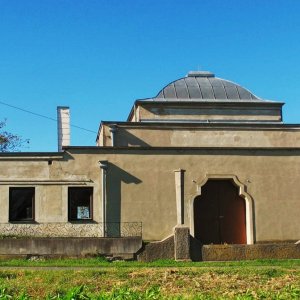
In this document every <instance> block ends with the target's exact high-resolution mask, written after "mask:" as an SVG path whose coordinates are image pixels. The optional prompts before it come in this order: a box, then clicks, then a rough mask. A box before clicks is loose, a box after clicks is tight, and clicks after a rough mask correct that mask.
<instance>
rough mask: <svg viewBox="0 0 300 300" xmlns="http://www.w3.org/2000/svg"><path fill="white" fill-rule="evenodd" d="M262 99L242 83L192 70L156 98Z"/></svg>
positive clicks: (165, 88)
mask: <svg viewBox="0 0 300 300" xmlns="http://www.w3.org/2000/svg"><path fill="white" fill-rule="evenodd" d="M155 99H157V100H189V101H190V100H201V99H203V100H261V99H260V98H258V97H257V96H255V95H254V94H252V93H251V92H250V91H248V90H247V89H245V88H243V87H241V86H240V85H238V84H236V83H233V82H231V81H227V80H224V79H221V78H217V77H215V75H214V74H213V73H210V72H206V71H205V72H204V71H191V72H189V73H188V75H187V76H186V77H184V78H181V79H178V80H175V81H173V82H171V83H169V84H168V85H167V86H165V87H164V88H163V89H162V90H161V91H160V92H159V93H158V95H157V96H156V97H155V98H154V100H155Z"/></svg>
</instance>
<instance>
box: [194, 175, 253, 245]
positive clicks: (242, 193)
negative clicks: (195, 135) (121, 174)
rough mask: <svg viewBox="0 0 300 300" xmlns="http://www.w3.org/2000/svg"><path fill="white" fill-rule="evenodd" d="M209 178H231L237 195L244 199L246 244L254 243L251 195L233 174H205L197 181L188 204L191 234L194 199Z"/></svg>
mask: <svg viewBox="0 0 300 300" xmlns="http://www.w3.org/2000/svg"><path fill="white" fill-rule="evenodd" d="M210 179H214V180H224V179H231V180H232V181H233V183H234V184H235V185H236V187H238V190H239V196H241V197H242V198H243V199H244V200H245V205H246V235H247V244H248V245H251V244H254V203H253V199H252V197H251V196H250V195H249V194H248V193H247V192H246V186H245V185H244V184H243V183H242V182H241V181H240V180H239V179H238V177H237V176H236V175H233V174H206V176H205V178H204V179H203V180H201V181H200V182H197V193H196V195H195V196H194V197H193V198H192V199H191V204H190V216H191V218H190V222H191V223H190V228H191V234H192V235H193V236H194V232H195V229H194V224H195V223H194V200H195V198H196V197H197V196H200V195H201V189H202V187H203V186H204V185H205V184H206V182H207V181H208V180H210Z"/></svg>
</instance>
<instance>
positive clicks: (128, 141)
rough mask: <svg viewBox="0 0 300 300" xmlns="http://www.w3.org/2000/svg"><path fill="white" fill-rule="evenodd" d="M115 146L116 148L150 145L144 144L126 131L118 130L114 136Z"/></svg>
mask: <svg viewBox="0 0 300 300" xmlns="http://www.w3.org/2000/svg"><path fill="white" fill-rule="evenodd" d="M115 139H116V145H117V146H126V147H127V146H139V147H149V146H150V145H149V144H147V143H145V142H144V141H143V140H141V139H140V138H138V137H136V136H135V135H133V134H132V133H130V132H129V131H127V130H126V129H119V130H118V131H117V134H116V137H115Z"/></svg>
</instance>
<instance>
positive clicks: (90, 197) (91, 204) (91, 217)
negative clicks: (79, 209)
mask: <svg viewBox="0 0 300 300" xmlns="http://www.w3.org/2000/svg"><path fill="white" fill-rule="evenodd" d="M72 190H73V191H74V190H87V191H89V215H90V217H89V218H82V219H78V218H72V212H71V210H72V209H71V208H72V205H71V201H72V199H71V191H72ZM93 201H94V188H93V187H92V186H88V187H87V186H85V187H78V186H76V187H75V186H69V187H68V222H91V221H93Z"/></svg>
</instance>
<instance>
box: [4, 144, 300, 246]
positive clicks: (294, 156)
mask: <svg viewBox="0 0 300 300" xmlns="http://www.w3.org/2000/svg"><path fill="white" fill-rule="evenodd" d="M99 160H108V162H109V167H108V171H107V180H108V185H107V197H108V200H107V201H108V209H109V212H108V215H107V220H108V221H111V222H115V221H121V222H133V221H141V222H143V238H144V239H146V240H160V239H163V238H165V237H167V236H168V235H170V234H172V232H173V227H174V226H175V225H176V222H177V219H176V199H175V179H174V170H175V169H179V168H181V169H185V170H186V172H185V195H184V196H185V203H184V209H185V224H187V225H188V226H190V225H191V226H193V224H191V219H192V215H191V214H192V209H191V207H192V202H193V199H194V197H195V196H196V195H197V193H198V191H199V187H200V186H201V183H202V182H203V181H204V180H205V178H206V177H207V176H208V175H215V176H218V177H220V178H223V177H228V176H231V175H232V176H236V177H237V178H238V179H239V181H240V182H241V184H242V185H244V187H245V188H246V191H247V193H248V194H249V195H250V196H251V197H252V199H253V202H254V233H255V238H256V241H257V242H264V241H283V240H298V239H300V232H299V228H300V218H299V211H300V199H299V195H300V185H299V182H298V181H299V178H300V151H299V150H293V151H292V150H290V151H288V150H286V151H284V150H272V151H271V150H255V151H254V150H252V151H251V150H246V149H245V150H210V151H209V150H183V149H182V150H142V149H141V150H139V149H129V150H128V149H127V150H126V149H124V150H121V149H115V150H113V149H107V150H105V149H101V148H98V149H97V148H91V149H86V150H84V149H72V148H70V149H69V152H68V153H66V155H65V159H64V160H56V161H53V163H52V165H48V163H47V162H46V161H45V162H35V161H23V162H17V161H13V160H12V161H5V167H6V171H5V170H4V169H3V168H2V167H1V168H0V205H1V207H2V208H3V209H2V210H1V214H0V222H7V221H8V188H9V186H16V182H14V181H13V179H14V178H22V181H20V182H18V185H21V186H22V185H25V186H35V187H36V220H37V221H38V222H65V221H66V220H67V188H68V186H80V185H81V186H86V185H88V186H93V187H94V201H93V206H94V207H93V210H94V211H93V214H94V220H95V221H96V222H101V213H102V211H101V173H100V168H99V164H98V161H99ZM0 163H1V166H2V164H3V163H4V162H2V161H1V162H0ZM18 166H22V167H21V168H18ZM24 170H27V171H26V172H25V171H24ZM43 176H44V177H43ZM8 178H10V179H11V181H7V179H8ZM46 178H47V179H48V181H47V182H42V181H37V179H46Z"/></svg>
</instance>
